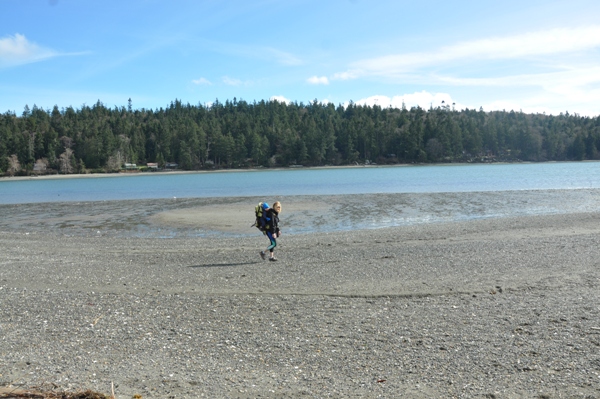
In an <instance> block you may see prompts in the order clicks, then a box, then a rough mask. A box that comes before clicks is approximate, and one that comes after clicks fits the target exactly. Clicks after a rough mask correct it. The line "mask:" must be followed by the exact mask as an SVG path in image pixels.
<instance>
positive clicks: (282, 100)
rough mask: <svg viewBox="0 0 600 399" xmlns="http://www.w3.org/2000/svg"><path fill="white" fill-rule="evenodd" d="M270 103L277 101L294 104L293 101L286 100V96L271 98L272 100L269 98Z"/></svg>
mask: <svg viewBox="0 0 600 399" xmlns="http://www.w3.org/2000/svg"><path fill="white" fill-rule="evenodd" d="M269 101H277V102H280V103H286V104H289V103H291V102H292V101H291V100H289V99H287V98H285V97H284V96H271V98H269Z"/></svg>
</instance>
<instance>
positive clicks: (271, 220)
mask: <svg viewBox="0 0 600 399" xmlns="http://www.w3.org/2000/svg"><path fill="white" fill-rule="evenodd" d="M262 206H263V212H262V217H261V218H260V220H259V223H260V227H259V229H260V230H262V231H263V232H264V233H265V234H266V235H267V237H269V241H270V243H269V246H268V247H267V248H266V249H265V250H264V251H260V257H261V258H263V259H266V257H267V251H268V252H269V260H270V261H273V262H274V261H276V260H277V258H276V257H275V254H274V253H273V250H274V249H275V247H276V246H277V240H276V238H277V237H280V236H281V231H280V230H279V213H281V203H280V202H279V201H277V202H275V203H274V204H273V207H272V208H270V207H269V205H268V204H267V203H263V205H262Z"/></svg>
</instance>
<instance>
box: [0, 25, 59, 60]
mask: <svg viewBox="0 0 600 399" xmlns="http://www.w3.org/2000/svg"><path fill="white" fill-rule="evenodd" d="M57 55H58V53H57V52H56V51H54V50H51V49H47V48H44V47H41V46H38V45H37V44H35V43H32V42H30V41H29V40H27V38H26V37H25V36H24V35H20V34H18V33H17V34H16V35H14V36H8V37H4V38H2V39H0V67H9V66H16V65H23V64H30V63H32V62H38V61H42V60H45V59H48V58H51V57H55V56H57Z"/></svg>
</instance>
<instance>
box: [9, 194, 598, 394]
mask: <svg viewBox="0 0 600 399" xmlns="http://www.w3.org/2000/svg"><path fill="white" fill-rule="evenodd" d="M403 198H404V199H403V200H402V201H405V197H403ZM370 199H372V200H374V198H372V197H370ZM253 201H254V199H234V200H231V201H229V202H228V201H224V202H220V203H218V204H215V202H214V201H208V200H206V201H204V202H202V201H190V202H185V201H184V202H180V203H179V204H178V205H177V206H166V205H165V203H157V204H155V203H144V205H145V206H142V207H141V208H142V209H141V210H140V204H139V203H138V204H137V207H125V206H121V205H123V204H106V203H104V204H102V203H99V204H94V205H93V206H90V204H81V205H76V204H71V205H68V206H67V205H64V204H63V205H59V204H55V205H50V204H48V205H47V206H44V207H43V210H39V212H38V211H34V208H33V207H28V208H23V207H19V206H16V205H15V206H7V207H3V210H4V211H3V212H4V221H3V224H2V226H0V248H2V255H1V256H0V386H2V387H5V388H8V389H13V388H45V389H63V390H70V391H73V390H84V389H93V390H96V391H98V392H103V393H107V394H108V393H110V391H111V385H112V386H114V392H115V396H116V397H117V398H132V397H134V395H141V397H142V398H199V397H206V398H296V397H314V398H325V397H329V398H363V397H364V398H373V397H386V398H392V397H393V398H396V397H406V398H453V397H456V398H459V397H463V398H597V397H600V294H599V293H598V287H599V283H600V245H599V244H600V242H599V241H600V235H599V233H600V223H599V222H600V213H593V212H592V213H590V212H588V213H566V214H554V215H543V216H519V217H512V218H506V217H505V218H485V219H481V220H471V221H464V222H438V223H428V224H418V225H406V226H396V227H387V228H377V229H366V228H360V229H354V228H346V227H347V226H350V227H352V226H354V224H353V222H352V220H353V218H360V217H361V215H360V206H359V205H360V204H362V203H364V197H360V198H357V197H354V196H339V197H337V198H336V199H335V201H333V200H323V199H322V198H317V197H314V198H313V197H303V198H300V199H298V200H297V201H294V200H292V199H285V201H283V208H284V209H283V213H282V217H281V219H282V225H283V226H282V227H283V232H284V235H283V236H282V237H281V239H279V240H278V243H279V245H278V247H277V249H276V254H277V257H278V258H279V261H278V262H266V261H263V260H261V258H260V257H259V256H258V251H259V250H260V249H263V248H264V247H266V245H267V240H266V239H265V238H264V237H263V236H262V235H260V233H259V232H258V231H256V232H255V231H253V230H252V229H251V228H250V227H249V223H250V222H251V220H248V214H247V208H248V206H249V205H248V204H250V206H253V204H254V202H253ZM383 202H384V203H382V204H376V205H377V206H378V209H383V210H384V211H385V209H391V208H394V207H400V206H402V204H404V202H402V203H394V196H388V197H385V201H383ZM384 205H385V206H384ZM111 206H112V207H113V211H110V209H111ZM224 207H225V208H226V209H228V211H227V212H223V209H224ZM23 209H27V212H20V210H23ZM66 209H69V211H66ZM307 209H311V210H312V213H311V215H315V217H309V218H306V210H307ZM384 213H385V212H384ZM40 215H42V216H43V217H40ZM327 215H335V217H336V220H338V219H343V220H342V222H344V221H345V222H344V223H345V224H344V223H342V224H341V226H342V227H344V228H342V229H339V230H336V231H325V230H323V231H320V230H319V229H316V232H312V233H303V231H305V230H306V229H303V227H302V226H303V224H304V225H305V224H306V223H323V218H324V217H327ZM384 216H385V215H384ZM338 221H339V220H338ZM286 223H287V226H288V227H289V230H291V231H292V233H291V234H287V235H286V227H285V226H286ZM133 225H141V226H143V228H133V227H132V226H133ZM240 226H243V227H240ZM246 226H248V227H246ZM147 230H151V231H152V232H155V233H152V234H139V233H140V231H147ZM166 231H170V232H176V233H175V234H171V235H167V236H168V237H170V238H164V237H161V236H160V235H161V234H167V233H165V232H166ZM189 231H194V232H195V233H196V236H192V235H191V234H183V233H182V232H189ZM156 232H158V233H156ZM179 233H181V234H179Z"/></svg>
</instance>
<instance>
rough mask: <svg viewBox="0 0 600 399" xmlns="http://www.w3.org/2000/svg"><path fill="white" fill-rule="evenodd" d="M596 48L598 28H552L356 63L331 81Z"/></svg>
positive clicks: (398, 74) (599, 36)
mask: <svg viewBox="0 0 600 399" xmlns="http://www.w3.org/2000/svg"><path fill="white" fill-rule="evenodd" d="M598 47H600V26H587V27H579V28H564V29H552V30H545V31H538V32H531V33H525V34H520V35H512V36H506V37H491V38H486V39H480V40H474V41H468V42H463V43H457V44H454V45H450V46H445V47H442V48H440V49H439V50H437V51H431V52H418V53H406V54H391V55H386V56H381V57H375V58H370V59H364V60H359V61H356V62H354V63H352V64H351V65H350V69H348V70H347V71H343V72H339V73H337V74H335V75H334V76H333V77H332V79H339V80H343V79H356V78H359V77H362V76H369V75H375V76H382V77H390V78H397V77H399V76H403V75H406V74H414V73H423V70H424V69H427V68H430V67H436V68H444V67H449V66H452V65H454V66H456V65H461V64H465V63H470V62H474V61H489V60H515V59H533V58H535V57H542V58H543V57H544V56H555V55H558V54H574V53H581V52H585V51H589V50H593V49H596V48H598ZM449 64H450V65H449Z"/></svg>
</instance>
